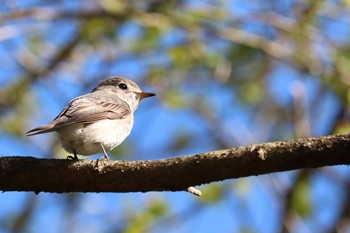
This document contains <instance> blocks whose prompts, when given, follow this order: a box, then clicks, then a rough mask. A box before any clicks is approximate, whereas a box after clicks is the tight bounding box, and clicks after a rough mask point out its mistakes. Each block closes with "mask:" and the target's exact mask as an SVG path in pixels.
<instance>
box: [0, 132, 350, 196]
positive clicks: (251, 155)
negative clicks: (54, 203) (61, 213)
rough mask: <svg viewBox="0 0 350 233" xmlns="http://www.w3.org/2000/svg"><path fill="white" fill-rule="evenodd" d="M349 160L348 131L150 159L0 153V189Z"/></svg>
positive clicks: (97, 185)
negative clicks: (47, 157)
mask: <svg viewBox="0 0 350 233" xmlns="http://www.w3.org/2000/svg"><path fill="white" fill-rule="evenodd" d="M341 164H350V135H349V134H346V135H334V136H326V137H319V138H306V139H299V140H295V141H280V142H270V143H264V144H256V145H249V146H243V147H238V148H231V149H225V150H218V151H211V152H207V153H203V154H196V155H189V156H181V157H176V158H170V159H161V160H154V161H148V160H147V161H112V160H109V161H107V160H75V161H74V160H66V159H38V158H34V157H23V156H4V157H0V190H2V191H34V192H54V193H64V192H147V191H182V190H186V189H187V188H188V187H190V186H196V185H202V184H206V183H210V182H214V181H223V180H225V179H233V178H239V177H246V176H253V175H262V174H267V173H273V172H282V171H289V170H294V169H300V168H317V167H322V166H331V165H341Z"/></svg>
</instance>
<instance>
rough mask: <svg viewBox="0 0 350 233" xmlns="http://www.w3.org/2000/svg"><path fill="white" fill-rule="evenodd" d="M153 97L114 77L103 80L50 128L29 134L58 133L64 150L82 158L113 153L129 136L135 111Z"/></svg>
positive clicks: (29, 132)
mask: <svg viewBox="0 0 350 233" xmlns="http://www.w3.org/2000/svg"><path fill="white" fill-rule="evenodd" d="M151 96H155V94H154V93H147V92H142V90H141V89H140V88H139V86H138V85H137V84H136V83H134V82H133V81H131V80H128V79H125V78H121V77H111V78H107V79H105V80H102V81H101V82H100V84H99V85H98V86H97V87H95V88H94V89H93V90H92V92H91V93H89V94H86V95H82V96H79V97H77V98H75V99H73V100H72V101H70V103H69V105H68V106H67V107H65V108H64V109H63V111H62V112H61V113H60V114H59V115H58V116H57V117H56V118H55V119H54V120H53V121H52V122H50V123H49V124H47V125H43V126H39V127H37V128H34V129H31V130H29V131H28V132H27V133H26V135H27V136H32V135H36V134H42V133H47V132H52V131H56V132H57V133H58V134H59V138H60V140H61V143H62V146H63V148H64V149H65V150H66V151H67V152H69V153H73V154H74V157H72V156H68V157H69V158H74V159H78V157H77V154H79V155H93V154H97V153H101V152H103V154H104V157H105V158H106V159H109V157H108V155H107V152H106V151H109V150H112V149H114V148H115V147H116V146H118V145H119V144H120V143H122V142H123V141H124V139H125V138H126V137H127V136H128V135H129V134H130V131H131V129H132V126H133V122H134V111H135V110H136V109H137V107H138V105H139V103H140V101H141V100H142V99H144V98H148V97H151Z"/></svg>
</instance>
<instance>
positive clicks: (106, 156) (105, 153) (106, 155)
mask: <svg viewBox="0 0 350 233" xmlns="http://www.w3.org/2000/svg"><path fill="white" fill-rule="evenodd" d="M100 146H101V147H102V150H103V155H104V156H103V157H104V159H107V160H109V157H108V154H107V152H106V150H105V148H104V147H103V145H102V143H100Z"/></svg>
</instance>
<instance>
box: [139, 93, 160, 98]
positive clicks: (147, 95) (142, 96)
mask: <svg viewBox="0 0 350 233" xmlns="http://www.w3.org/2000/svg"><path fill="white" fill-rule="evenodd" d="M137 94H138V95H139V96H140V98H141V99H144V98H148V97H152V96H155V95H156V94H154V93H149V92H139V93H137Z"/></svg>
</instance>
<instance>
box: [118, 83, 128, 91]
mask: <svg viewBox="0 0 350 233" xmlns="http://www.w3.org/2000/svg"><path fill="white" fill-rule="evenodd" d="M118 87H119V88H120V89H122V90H126V89H128V86H127V85H126V84H125V83H119V84H118Z"/></svg>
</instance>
